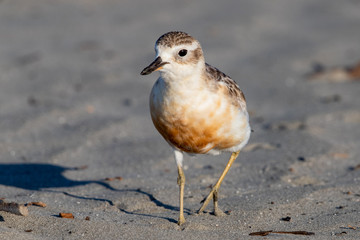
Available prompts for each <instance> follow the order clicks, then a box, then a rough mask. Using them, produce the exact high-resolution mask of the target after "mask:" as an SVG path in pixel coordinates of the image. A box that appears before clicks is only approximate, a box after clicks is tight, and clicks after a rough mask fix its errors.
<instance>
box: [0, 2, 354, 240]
mask: <svg viewBox="0 0 360 240" xmlns="http://www.w3.org/2000/svg"><path fill="white" fill-rule="evenodd" d="M359 12H360V2H359V1H355V0H346V1H345V0H344V1H338V0H314V1H306V0H296V1H286V0H273V1H258V0H257V1H235V0H234V1H211V2H210V1H173V2H172V3H171V2H169V1H155V0H151V1H126V0H124V1H115V0H102V1H93V0H88V1H85V0H81V1H71V0H63V1H47V0H26V1H20V0H2V1H0V34H1V35H0V119H1V121H0V139H1V140H0V156H1V157H0V198H3V200H4V201H7V202H15V203H19V204H26V203H30V202H39V201H41V202H43V203H45V204H46V207H39V206H28V210H29V215H28V216H18V215H15V214H12V213H9V212H4V211H1V212H0V238H1V239H11V240H15V239H360V187H359V184H360V166H359V164H360V161H359V158H360V148H359V146H360V127H359V126H360V98H359V93H360V81H353V80H349V81H340V82H336V83H334V82H331V81H326V79H325V81H324V80H322V81H317V80H308V78H307V77H306V76H307V74H308V73H309V72H311V71H312V66H313V65H314V63H321V64H323V65H324V66H329V67H333V66H347V65H353V64H355V63H356V62H357V61H358V60H360V48H359V39H360V31H359V26H360V14H359ZM171 30H182V31H186V32H188V33H190V34H191V35H193V36H194V37H195V38H197V39H198V40H199V41H200V42H201V44H202V46H203V50H204V52H205V58H206V60H207V62H208V63H210V64H211V65H214V66H216V67H218V68H219V69H220V70H222V71H224V72H225V73H227V74H228V75H230V76H231V77H232V78H233V79H235V80H236V81H237V83H238V84H239V85H240V87H241V88H242V90H243V91H244V93H245V96H246V98H247V101H248V109H249V112H250V115H251V117H250V118H251V126H252V129H253V130H254V132H253V133H252V136H251V139H250V142H249V146H248V147H247V148H245V149H244V151H243V152H242V153H241V154H240V156H239V158H238V159H237V161H236V162H235V163H234V165H233V167H232V168H231V169H230V172H229V174H228V175H227V176H226V178H225V180H224V183H223V184H222V187H221V189H220V202H219V204H220V207H221V208H222V209H223V210H224V211H227V212H228V213H229V215H227V216H225V217H215V216H214V215H212V214H211V210H212V206H211V205H209V206H208V208H207V212H206V213H204V214H202V215H197V214H195V211H196V210H197V209H198V208H199V207H200V201H201V200H202V199H203V198H204V197H205V196H206V195H207V194H208V192H209V191H210V188H209V186H210V185H211V184H214V182H215V181H216V179H217V178H218V176H219V175H220V173H221V171H222V170H223V168H224V166H225V164H226V162H227V160H228V157H229V154H222V155H220V156H206V155H201V156H194V157H191V156H186V158H185V175H186V186H185V202H184V204H185V218H186V219H187V223H186V224H185V225H183V226H181V227H179V226H178V225H177V224H176V221H177V218H178V186H177V185H176V178H177V169H176V165H175V162H174V159H173V153H172V150H171V148H170V147H169V146H168V145H167V143H166V142H165V141H164V140H163V139H162V137H161V136H160V135H159V134H158V132H157V131H156V129H155V128H154V127H153V125H152V122H151V119H150V115H149V107H148V96H149V93H150V90H151V86H152V85H153V83H154V82H155V80H156V78H157V76H158V74H157V73H155V74H152V75H149V76H140V71H141V70H142V69H143V68H144V67H145V66H147V65H148V64H149V63H150V62H151V61H152V60H153V59H154V50H153V47H154V43H155V41H156V39H157V38H158V37H159V36H160V35H161V34H163V33H165V32H168V31H171ZM116 177H118V178H116ZM59 213H72V214H73V216H74V218H73V219H68V218H60V217H59ZM87 217H88V218H87ZM86 218H87V220H86ZM267 230H273V231H307V232H313V233H314V234H315V235H312V236H301V235H292V234H291V235H290V234H279V233H271V234H270V235H268V236H266V237H261V236H250V235H249V234H250V233H252V232H258V231H267Z"/></svg>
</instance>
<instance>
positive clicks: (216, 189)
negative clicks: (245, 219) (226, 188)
mask: <svg viewBox="0 0 360 240" xmlns="http://www.w3.org/2000/svg"><path fill="white" fill-rule="evenodd" d="M239 153H240V151H238V152H233V153H232V154H231V157H230V159H229V162H228V164H227V165H226V167H225V169H224V171H223V173H222V174H221V176H220V178H219V180H218V181H217V182H216V184H215V186H214V187H213V188H212V189H211V192H210V193H209V195H208V196H207V197H206V199H205V201H204V203H203V205H202V206H201V208H200V209H199V211H198V213H202V212H203V211H204V210H205V208H206V206H207V205H208V204H209V202H210V200H211V199H213V200H214V214H215V215H216V216H219V215H223V214H224V213H223V212H222V211H221V210H220V209H219V208H218V192H219V188H220V185H221V183H222V181H223V180H224V178H225V176H226V174H227V173H228V171H229V169H230V167H231V165H232V164H233V162H234V161H235V159H236V158H237V156H238V155H239Z"/></svg>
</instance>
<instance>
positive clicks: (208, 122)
mask: <svg viewBox="0 0 360 240" xmlns="http://www.w3.org/2000/svg"><path fill="white" fill-rule="evenodd" d="M234 108H235V106H233V105H232V104H230V102H229V100H228V98H226V97H224V96H223V95H222V91H221V89H218V90H213V89H209V88H207V87H206V85H202V84H198V85H190V86H187V85H186V84H181V83H180V84H177V85H175V84H174V85H171V84H169V83H166V82H165V81H164V80H162V79H161V78H159V79H158V80H157V82H156V83H155V85H154V87H153V89H152V91H151V95H150V111H151V117H152V120H153V123H154V125H155V127H156V129H157V130H158V131H159V132H160V134H161V135H162V136H163V137H164V138H165V139H166V140H167V141H168V142H169V144H170V145H172V146H173V147H175V148H177V149H179V150H181V151H185V152H188V153H207V152H208V151H209V150H211V149H213V148H215V149H219V150H221V149H226V148H230V147H232V146H234V145H237V144H239V143H241V141H242V138H243V136H242V134H234V133H233V131H234V130H236V129H241V127H244V126H245V125H246V124H247V119H245V118H244V117H242V116H241V115H239V114H238V110H237V109H234ZM236 118H239V119H238V120H237V119H236ZM234 120H235V121H234Z"/></svg>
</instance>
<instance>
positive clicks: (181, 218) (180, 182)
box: [177, 165, 185, 225]
mask: <svg viewBox="0 0 360 240" xmlns="http://www.w3.org/2000/svg"><path fill="white" fill-rule="evenodd" d="M177 183H178V185H179V188H180V215H179V221H178V225H182V224H184V223H185V217H184V186H185V174H184V171H183V169H182V167H181V166H180V165H178V179H177Z"/></svg>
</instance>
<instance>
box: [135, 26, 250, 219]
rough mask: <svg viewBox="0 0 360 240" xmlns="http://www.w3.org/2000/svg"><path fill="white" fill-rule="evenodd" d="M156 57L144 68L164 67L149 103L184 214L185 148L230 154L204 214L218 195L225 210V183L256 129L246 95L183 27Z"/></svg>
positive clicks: (167, 37)
mask: <svg viewBox="0 0 360 240" xmlns="http://www.w3.org/2000/svg"><path fill="white" fill-rule="evenodd" d="M155 52H156V57H155V60H154V61H153V62H152V63H150V65H148V66H147V67H145V68H144V69H143V70H142V71H141V75H148V74H150V73H152V72H155V71H159V72H160V76H159V78H158V79H157V81H156V82H155V84H154V85H153V87H152V90H151V93H150V98H149V103H150V114H151V119H152V121H153V124H154V126H155V128H156V129H157V130H158V132H159V133H160V134H161V135H162V137H163V138H164V139H165V140H166V142H168V144H169V145H170V146H171V147H172V148H173V151H174V155H175V162H176V165H177V170H178V177H177V184H178V185H179V205H180V206H179V220H178V222H177V223H178V225H182V224H184V223H185V222H186V220H185V217H184V200H183V199H184V186H185V174H184V170H183V156H184V153H187V154H190V155H194V154H211V155H218V154H220V153H222V152H231V157H230V159H229V160H228V163H227V165H226V167H225V169H224V171H223V172H222V174H221V175H220V177H219V179H218V181H217V182H216V184H215V185H213V187H212V189H211V191H210V193H209V194H208V195H207V197H206V198H204V200H203V201H202V206H201V207H200V209H199V210H198V211H197V213H199V214H201V213H203V212H204V210H205V208H206V206H207V205H208V204H209V202H210V201H211V200H213V204H214V209H213V211H214V212H213V213H214V215H216V216H222V215H224V212H222V211H221V210H220V208H219V207H218V192H219V188H220V185H221V183H222V181H223V179H224V177H225V175H226V174H227V173H228V171H229V169H230V167H231V165H232V164H233V162H234V161H235V159H236V158H237V157H238V155H239V153H240V150H241V149H242V148H243V147H244V146H245V145H246V144H247V143H248V141H249V138H250V133H251V128H250V124H249V114H248V112H247V107H246V100H245V96H244V94H243V92H242V91H241V89H240V88H239V86H238V85H237V83H236V82H235V81H234V80H233V79H231V78H230V77H229V76H227V75H226V74H224V73H223V72H221V71H220V70H218V69H217V68H215V67H213V66H211V65H209V64H207V63H206V62H205V59H204V54H203V50H202V48H201V45H200V43H199V41H198V40H196V39H195V38H194V37H192V36H190V35H189V34H187V33H185V32H182V31H171V32H168V33H165V34H163V35H162V36H160V37H159V38H158V39H157V41H156V43H155Z"/></svg>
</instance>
